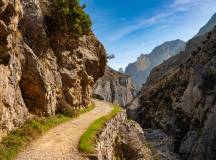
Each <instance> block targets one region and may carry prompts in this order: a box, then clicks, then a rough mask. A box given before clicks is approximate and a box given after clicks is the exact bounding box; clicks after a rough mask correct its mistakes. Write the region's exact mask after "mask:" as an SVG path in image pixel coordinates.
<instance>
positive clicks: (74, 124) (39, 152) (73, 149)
mask: <svg viewBox="0 0 216 160" xmlns="http://www.w3.org/2000/svg"><path fill="white" fill-rule="evenodd" d="M93 101H94V103H95V105H96V107H95V108H94V109H93V110H92V111H90V112H88V113H84V114H82V115H81V116H80V117H78V118H76V119H73V120H71V121H69V122H66V123H64V124H61V125H59V126H57V127H55V128H53V129H51V130H49V131H48V132H47V133H46V134H45V135H43V136H42V137H40V138H39V139H37V140H36V141H34V142H32V143H31V144H30V145H29V146H28V147H26V149H25V150H24V151H22V152H21V153H20V154H18V156H17V158H16V160H85V159H86V158H84V157H83V156H82V154H81V153H79V151H78V149H77V146H78V143H79V139H80V137H81V136H82V134H83V133H84V132H85V130H86V129H87V128H88V127H89V125H90V124H91V123H92V122H94V121H95V120H96V119H98V118H100V117H102V116H104V115H106V114H108V113H109V112H111V110H112V107H110V104H109V103H106V102H103V101H99V100H93Z"/></svg>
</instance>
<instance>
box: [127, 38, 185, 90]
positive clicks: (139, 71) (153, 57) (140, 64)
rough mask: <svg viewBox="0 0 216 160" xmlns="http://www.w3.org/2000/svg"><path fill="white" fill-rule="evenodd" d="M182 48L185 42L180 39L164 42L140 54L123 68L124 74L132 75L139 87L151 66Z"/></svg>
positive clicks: (145, 78)
mask: <svg viewBox="0 0 216 160" xmlns="http://www.w3.org/2000/svg"><path fill="white" fill-rule="evenodd" d="M184 49H185V43H184V42H183V41H181V40H174V41H169V42H165V43H163V44H162V45H160V46H158V47H156V48H155V49H153V51H152V52H151V53H150V54H149V55H143V54H142V55H141V56H140V57H139V58H138V59H137V61H136V62H134V63H132V64H129V65H128V66H127V67H126V69H125V74H127V75H130V76H131V77H132V79H133V81H134V83H135V84H136V87H137V88H141V87H142V84H143V83H144V82H145V81H146V80H147V77H148V75H149V73H150V71H151V70H152V68H154V67H155V66H157V65H159V64H160V63H162V62H163V61H164V60H166V59H168V58H170V57H172V56H174V55H176V54H178V53H180V52H181V51H183V50H184Z"/></svg>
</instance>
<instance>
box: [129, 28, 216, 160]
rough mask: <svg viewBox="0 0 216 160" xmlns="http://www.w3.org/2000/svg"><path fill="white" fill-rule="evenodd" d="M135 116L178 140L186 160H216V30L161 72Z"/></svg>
mask: <svg viewBox="0 0 216 160" xmlns="http://www.w3.org/2000/svg"><path fill="white" fill-rule="evenodd" d="M127 109H128V113H129V115H130V116H131V117H132V118H133V119H135V120H136V121H138V122H139V123H140V124H141V125H142V127H143V128H149V129H160V130H161V131H162V132H164V133H166V134H167V136H168V137H171V139H173V145H172V147H171V148H172V152H174V153H176V154H177V156H179V158H180V159H187V160H204V159H208V160H214V159H215V158H216V152H215V148H216V143H215V139H216V127H215V125H214V122H215V118H216V112H215V111H216V28H214V29H213V30H212V31H211V32H209V33H207V34H205V35H204V36H203V37H195V38H194V39H192V40H191V41H189V42H188V44H187V46H186V50H185V52H184V53H182V54H180V55H177V56H176V57H173V58H171V59H169V60H167V61H166V62H164V63H163V64H161V65H160V66H158V67H156V68H155V69H154V70H153V71H152V73H151V74H150V77H149V79H148V81H147V83H146V84H145V85H144V86H143V88H142V91H141V92H140V94H139V95H138V96H137V98H136V99H135V100H134V101H133V102H132V103H131V104H130V105H129V106H128V108H127Z"/></svg>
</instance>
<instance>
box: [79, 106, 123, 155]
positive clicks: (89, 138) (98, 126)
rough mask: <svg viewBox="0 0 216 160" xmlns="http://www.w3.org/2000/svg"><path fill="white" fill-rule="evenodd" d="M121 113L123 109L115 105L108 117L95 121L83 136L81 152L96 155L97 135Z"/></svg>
mask: <svg viewBox="0 0 216 160" xmlns="http://www.w3.org/2000/svg"><path fill="white" fill-rule="evenodd" d="M120 111H121V108H120V107H119V106H117V105H115V106H113V109H112V111H111V112H110V113H109V114H108V115H106V116H103V117H101V118H99V119H97V120H96V121H94V122H93V123H92V124H91V125H90V126H89V127H88V129H87V130H86V131H85V133H84V134H83V135H82V136H81V138H80V141H79V150H80V151H82V152H84V153H88V154H91V153H95V142H96V137H97V134H98V133H100V132H101V131H102V129H103V127H104V125H105V124H106V123H107V122H108V121H109V120H111V119H112V118H113V117H114V116H116V115H117V114H118V113H119V112H120Z"/></svg>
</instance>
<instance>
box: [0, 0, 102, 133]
mask: <svg viewBox="0 0 216 160" xmlns="http://www.w3.org/2000/svg"><path fill="white" fill-rule="evenodd" d="M55 9H56V8H55V6H54V5H53V1H51V0H46V1H42V0H22V1H21V0H0V137H2V136H3V135H5V134H7V133H8V132H10V131H11V130H13V129H14V128H16V127H18V126H19V125H21V124H23V123H24V122H25V120H26V119H27V118H28V116H29V115H30V113H31V114H35V115H39V116H40V115H45V116H49V115H54V114H55V113H56V112H59V111H60V112H61V111H62V110H64V108H66V107H67V108H80V107H84V106H86V105H87V104H88V103H89V102H90V96H91V93H92V87H93V84H94V82H95V81H96V80H97V79H98V78H99V77H101V76H103V74H104V70H105V65H106V53H105V49H104V47H103V46H102V44H101V43H100V42H99V41H98V40H97V39H96V37H95V36H94V34H93V33H91V34H90V35H88V36H86V35H84V36H82V37H80V38H79V39H76V38H74V36H73V33H71V32H69V31H68V30H66V29H64V27H66V26H58V25H50V21H48V20H47V19H48V18H47V17H49V19H50V18H51V19H54V20H55V21H58V17H55V15H53V14H51V12H53V11H55ZM59 28H61V29H59Z"/></svg>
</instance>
